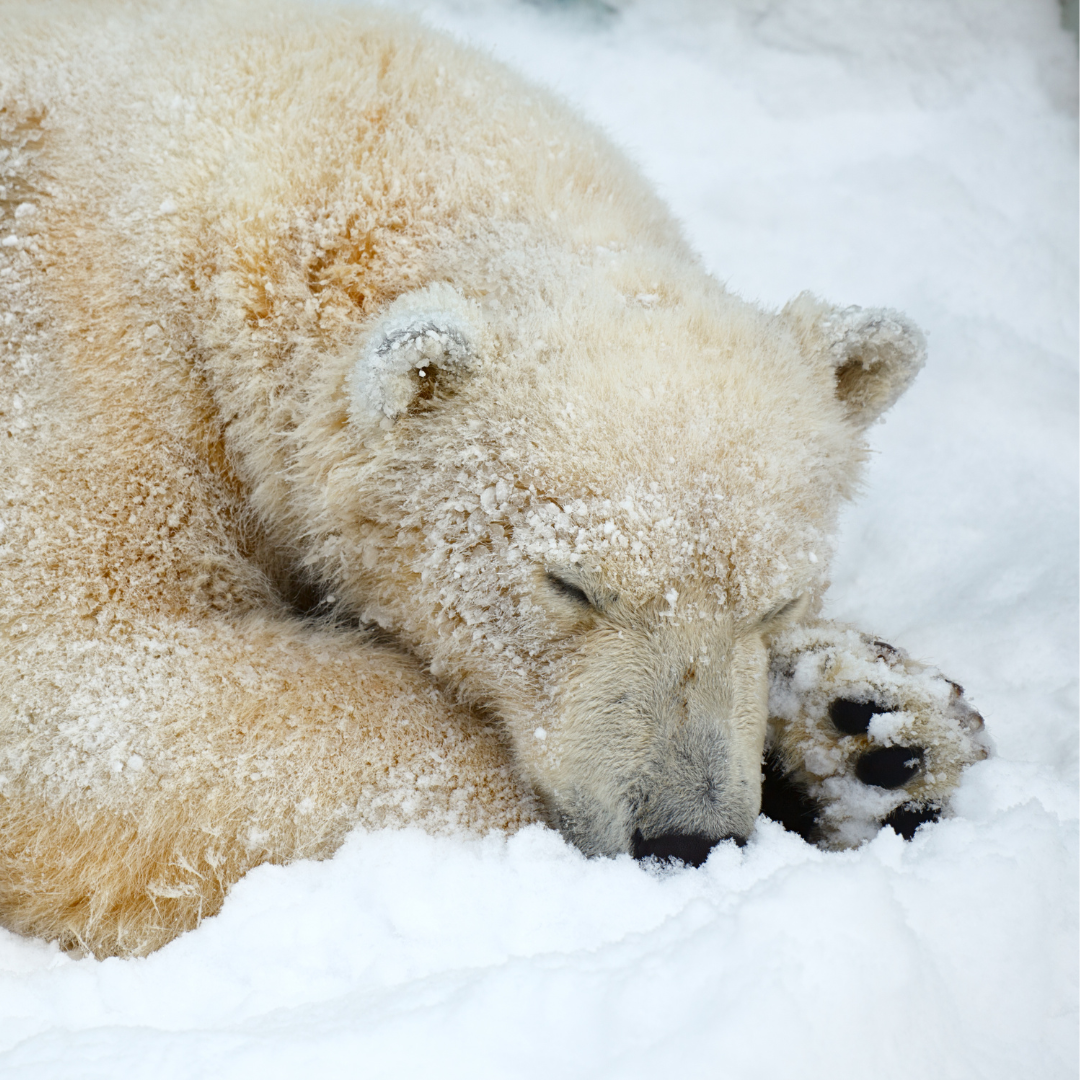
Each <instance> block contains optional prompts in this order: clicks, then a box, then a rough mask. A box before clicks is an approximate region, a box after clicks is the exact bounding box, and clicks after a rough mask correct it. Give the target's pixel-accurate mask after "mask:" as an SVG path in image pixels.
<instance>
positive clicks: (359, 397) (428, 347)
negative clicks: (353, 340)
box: [349, 284, 481, 423]
mask: <svg viewBox="0 0 1080 1080" xmlns="http://www.w3.org/2000/svg"><path fill="white" fill-rule="evenodd" d="M480 325H481V322H480V309H479V306H478V305H477V304H475V303H470V302H469V301H467V300H465V299H464V298H463V297H462V296H461V295H460V294H459V293H458V292H457V291H456V290H455V289H453V288H452V287H451V286H449V285H442V284H439V285H432V286H429V287H428V288H426V289H421V290H419V291H417V292H413V293H406V294H405V295H404V296H402V297H400V298H399V299H398V300H396V301H395V302H394V303H393V304H391V305H390V308H389V309H388V310H387V313H386V315H385V316H384V317H383V318H382V319H381V320H380V321H379V322H378V323H377V324H376V326H375V328H374V329H373V331H372V332H371V335H370V337H369V339H368V343H367V345H366V347H365V348H364V351H363V354H362V355H361V357H360V359H359V360H358V361H357V362H356V366H355V367H354V368H353V371H352V377H351V380H350V387H349V391H350V404H351V415H352V416H353V418H354V420H356V421H357V422H359V423H370V422H371V420H372V419H374V418H382V417H385V418H386V419H389V420H393V419H396V418H397V417H398V416H400V415H401V414H402V413H403V412H405V410H406V409H408V407H409V405H410V404H411V403H412V401H413V400H414V399H415V398H416V397H417V396H423V395H424V389H425V387H424V386H423V385H422V384H423V381H424V380H427V385H428V387H431V386H434V383H435V372H436V370H438V371H442V372H452V373H463V372H465V371H468V370H469V369H471V368H473V367H475V366H476V365H477V364H478V362H479V352H480V330H479V326H480Z"/></svg>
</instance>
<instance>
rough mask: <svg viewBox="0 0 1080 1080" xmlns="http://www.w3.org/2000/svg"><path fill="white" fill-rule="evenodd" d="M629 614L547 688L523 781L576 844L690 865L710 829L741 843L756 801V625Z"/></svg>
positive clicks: (759, 696)
mask: <svg viewBox="0 0 1080 1080" xmlns="http://www.w3.org/2000/svg"><path fill="white" fill-rule="evenodd" d="M579 603H580V601H579ZM629 622H630V620H627V621H624V622H623V623H622V628H621V630H619V631H617V632H616V633H615V634H610V633H607V634H605V633H601V634H600V635H598V637H599V640H597V641H595V642H591V643H589V644H587V645H584V646H583V652H584V653H585V659H584V660H583V661H579V662H578V663H576V664H575V665H574V668H573V670H572V671H571V672H570V673H568V674H567V676H566V678H565V680H564V681H563V682H562V685H561V686H560V687H559V689H558V691H557V692H556V694H555V695H554V698H555V700H557V701H560V702H561V703H562V709H561V710H560V713H561V715H559V716H557V717H555V716H553V717H552V723H551V724H550V725H549V730H546V731H545V737H544V740H543V743H542V746H543V749H542V750H541V751H540V752H539V754H537V755H536V756H533V757H532V758H531V764H532V766H533V768H534V769H535V770H536V772H535V774H534V777H533V779H534V787H535V788H536V790H537V791H538V793H540V794H541V795H542V797H543V798H544V801H545V803H546V805H547V807H548V816H549V820H550V821H551V823H552V824H553V825H555V826H556V827H557V828H558V829H559V830H560V831H561V832H562V833H563V835H564V836H566V837H567V839H568V840H570V841H571V842H573V843H574V844H576V845H577V846H578V847H579V848H581V849H582V851H584V852H585V853H586V854H590V855H618V854H623V853H630V854H632V855H633V856H634V857H635V858H638V859H648V858H657V859H661V860H665V859H677V860H679V861H681V862H683V863H686V864H688V865H691V866H699V865H701V863H703V862H704V861H705V860H706V859H707V858H708V855H709V852H710V851H711V850H712V849H713V848H714V847H715V846H716V845H717V844H718V843H721V842H722V841H725V840H735V842H736V843H737V844H739V845H740V846H742V845H743V844H744V843H745V842H746V840H747V839H748V837H749V836H750V834H751V833H752V832H753V829H754V825H755V822H756V820H757V816H758V813H759V811H760V807H761V757H762V752H763V748H764V730H765V698H764V694H763V690H762V687H763V684H764V677H765V654H764V649H763V647H762V646H761V642H760V638H759V637H758V636H757V635H756V634H751V635H749V639H746V640H742V639H739V638H738V637H736V636H734V635H732V634H731V633H729V632H722V633H719V634H716V633H715V632H713V633H710V632H708V631H703V630H702V629H701V628H700V627H687V626H683V627H670V628H665V627H662V626H660V627H658V626H656V625H653V626H649V627H641V628H639V629H638V631H637V632H634V631H633V630H632V629H631V628H630V626H629Z"/></svg>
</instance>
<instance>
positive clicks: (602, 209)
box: [0, 2, 985, 956]
mask: <svg viewBox="0 0 1080 1080" xmlns="http://www.w3.org/2000/svg"><path fill="white" fill-rule="evenodd" d="M0 41H2V42H3V45H2V46H0V93H2V100H0V155H2V156H0V185H2V187H0V207H2V208H3V211H4V216H3V219H2V225H3V228H2V233H3V239H2V241H0V259H2V263H0V290H2V302H3V319H2V320H0V321H2V324H3V325H2V328H0V333H2V334H3V337H2V338H0V363H2V368H0V370H2V378H3V383H2V387H0V408H2V410H3V414H2V423H3V425H4V428H5V434H4V436H3V441H4V451H3V454H2V460H0V483H2V489H0V490H2V500H3V501H2V503H0V517H2V522H3V532H2V533H0V558H2V559H3V562H2V563H0V566H2V568H3V579H4V589H3V595H2V597H0V635H2V636H0V653H2V656H3V670H2V671H0V709H2V710H3V712H2V714H0V715H2V720H0V722H2V729H0V740H2V741H0V858H2V860H3V866H4V871H3V874H2V875H0V919H2V920H3V923H4V924H5V925H7V926H8V927H11V928H14V929H16V930H19V931H22V932H26V933H33V934H38V935H43V936H45V937H49V938H52V939H55V940H58V941H60V942H61V943H62V944H63V945H64V946H65V947H72V948H81V949H85V950H89V951H91V952H93V953H94V954H96V955H99V956H101V955H109V954H120V955H127V954H139V953H145V952H147V951H149V950H151V949H153V948H156V947H158V946H159V945H161V944H163V943H164V942H166V941H168V940H170V939H171V938H172V937H174V936H175V935H176V934H177V933H179V932H180V931H181V930H183V929H185V928H188V927H191V926H193V925H195V924H196V923H197V922H198V921H199V919H200V918H202V917H205V916H206V915H209V914H212V913H213V912H214V911H215V910H217V908H218V907H219V906H220V903H221V901H222V897H223V896H224V894H225V892H226V891H227V889H228V887H229V885H230V884H231V883H232V882H233V881H235V880H236V879H237V878H238V877H239V876H240V875H242V874H243V873H244V872H245V871H246V870H247V869H249V868H250V867H252V866H254V865H256V864H258V863H260V862H265V861H276V862H285V861H288V860H290V859H294V858H300V857H323V856H326V855H328V854H330V853H331V852H333V850H334V849H335V848H336V847H337V845H338V844H339V843H340V842H341V840H342V838H343V836H344V835H345V832H346V831H347V830H348V829H349V828H351V827H353V826H354V825H357V824H362V825H367V826H370V827H377V826H381V825H388V824H391V825H392V824H401V823H406V822H413V823H420V824H422V825H424V826H425V827H427V828H430V829H433V830H439V829H456V828H462V827H464V828H472V829H477V830H485V829H492V828H498V829H504V830H509V829H513V828H516V827H518V826H519V825H521V824H523V823H524V822H527V821H533V820H543V821H546V822H547V823H548V824H550V825H551V826H553V827H555V828H557V829H559V830H561V832H562V833H563V834H564V835H565V836H566V837H567V838H568V839H569V840H570V841H572V842H573V843H574V844H576V845H577V846H578V847H579V848H580V849H581V850H582V851H583V852H584V853H586V854H588V855H601V856H617V855H620V854H623V853H629V854H632V855H634V856H636V857H638V858H648V857H658V858H665V857H676V858H679V859H682V860H683V861H684V862H687V863H692V864H699V863H701V862H702V861H703V860H704V859H705V858H706V857H707V855H708V853H709V851H710V849H711V848H712V847H713V846H714V845H715V844H717V843H719V842H721V841H723V840H726V839H731V840H734V841H736V842H738V843H744V842H745V841H746V839H747V837H749V836H750V834H751V833H752V831H753V829H754V823H755V820H756V819H757V816H758V814H759V811H760V810H761V807H762V791H763V787H762V759H763V754H765V753H766V751H767V750H768V753H769V759H768V760H769V772H768V773H767V775H769V776H772V777H773V778H774V779H776V780H782V779H784V778H786V779H787V781H788V787H787V789H786V795H784V794H783V793H781V795H770V794H769V791H770V790H771V789H770V788H766V810H769V808H770V800H771V804H772V805H773V812H774V813H775V814H776V816H778V817H780V818H782V819H785V818H786V819H787V820H788V821H789V823H790V824H791V825H792V827H794V828H798V829H800V831H803V832H804V834H805V835H807V836H808V837H811V838H813V839H815V840H816V841H817V842H819V843H822V844H823V845H826V846H845V845H850V844H854V843H858V842H860V841H861V840H862V839H865V837H866V836H867V835H869V834H870V833H872V831H873V830H874V829H876V828H878V827H880V823H881V822H882V821H889V822H890V823H892V824H893V825H894V826H895V827H896V828H897V829H898V830H899V831H901V832H904V833H905V834H906V835H910V833H911V831H912V830H913V829H914V827H915V826H916V825H917V824H918V823H919V822H921V821H922V820H925V819H927V818H929V817H932V816H934V814H936V813H937V812H938V810H939V809H940V807H941V806H942V805H943V803H944V800H945V799H946V798H947V796H948V793H949V792H950V791H951V790H952V789H953V788H954V787H955V785H956V783H957V782H958V777H959V773H960V770H961V769H962V768H963V766H964V765H966V764H968V763H970V762H972V761H975V760H977V759H978V758H980V757H981V756H983V755H984V754H985V746H984V744H983V741H982V736H981V735H980V729H981V726H982V723H981V719H980V718H979V717H978V715H977V714H976V713H975V712H974V711H973V710H972V709H970V707H969V706H967V705H966V704H965V703H964V702H963V698H962V695H961V693H960V691H959V689H958V688H956V687H955V684H952V683H950V682H948V681H947V680H945V679H944V678H943V677H941V676H940V675H938V674H937V673H936V672H934V671H933V670H932V669H924V668H923V667H922V666H921V665H919V664H917V663H916V662H915V661H913V660H911V659H910V658H908V657H906V655H905V654H903V653H901V652H900V651H899V650H895V649H892V648H891V647H890V646H886V645H885V644H884V643H882V642H878V641H876V640H875V639H873V638H872V637H870V636H868V635H864V634H860V633H858V632H856V631H854V630H850V629H847V628H843V627H836V626H832V625H830V624H827V623H822V622H821V621H820V619H819V618H818V612H819V609H820V605H821V598H822V594H823V592H824V590H825V588H826V584H827V573H828V565H829V557H830V550H831V546H830V537H831V535H832V533H833V530H834V528H835V522H836V515H837V511H838V508H839V506H840V505H841V503H842V501H843V500H845V499H847V498H849V497H850V496H851V494H852V492H853V491H854V489H855V486H856V483H857V480H858V476H859V470H860V466H861V464H862V461H863V459H864V457H865V455H866V438H865V432H866V429H867V427H868V426H869V425H870V424H871V423H873V422H874V421H875V420H876V419H877V418H878V417H879V416H880V415H881V414H882V413H883V411H884V410H886V409H887V408H888V407H889V406H890V405H891V404H892V403H893V402H894V401H895V400H896V398H897V397H898V395H899V394H900V393H901V392H902V391H903V390H904V388H905V387H906V386H907V385H908V383H909V382H910V380H911V379H912V377H913V376H914V375H915V373H916V372H917V370H918V369H919V367H920V365H921V364H922V362H923V356H924V343H923V339H922V336H921V334H920V333H919V331H918V330H917V328H915V327H914V326H913V325H912V324H911V323H910V322H909V321H908V320H907V319H906V318H905V317H904V316H902V315H900V314H898V313H897V312H894V311H887V310H862V309H858V308H834V307H831V306H828V305H826V304H824V303H822V302H820V301H818V300H816V299H815V298H813V297H811V296H808V295H803V296H800V297H798V298H796V299H795V300H794V301H792V303H790V304H789V305H788V306H787V307H786V308H785V309H784V310H783V311H781V312H768V311H763V310H761V309H759V308H757V307H755V306H753V305H750V304H748V303H746V302H744V301H742V300H740V299H739V298H737V297H735V296H733V295H731V294H730V293H728V292H726V291H725V290H724V288H723V287H722V286H721V285H720V284H719V283H717V282H716V281H715V280H714V279H712V278H711V277H710V276H709V275H708V274H706V273H705V272H704V271H703V269H702V267H701V265H700V262H699V260H698V258H697V256H696V255H695V254H694V253H693V251H692V250H691V249H690V248H689V247H688V245H687V244H686V242H685V240H684V239H683V237H682V235H681V233H680V230H679V228H678V227H677V225H676V224H675V222H674V221H673V220H672V218H671V216H670V214H669V212H668V211H667V209H666V208H665V207H664V206H663V205H662V204H661V203H660V202H659V200H658V199H657V198H656V196H655V195H654V194H653V193H652V192H651V191H650V190H649V188H648V187H647V185H646V184H645V183H644V182H643V181H642V179H641V178H640V177H639V176H638V174H637V173H636V171H635V170H634V169H633V168H632V167H631V166H630V165H629V164H628V162H627V161H626V160H625V159H624V158H623V157H622V156H621V155H620V154H619V153H618V152H617V151H616V150H614V149H613V148H612V147H611V146H610V145H609V144H608V143H607V142H606V141H605V140H604V139H603V138H602V137H601V136H600V135H599V134H598V133H597V132H596V131H594V130H593V129H592V128H590V127H589V126H588V125H587V124H585V123H583V122H582V121H581V120H580V119H578V118H577V117H575V116H574V115H573V114H572V113H571V112H569V111H568V110H567V109H565V108H564V107H563V106H562V105H561V104H560V103H558V102H557V101H555V100H553V99H552V98H551V97H550V96H549V95H547V94H545V93H543V92H541V91H539V90H537V89H536V88H534V87H531V86H529V85H527V84H525V83H524V82H522V81H521V80H520V79H519V78H517V77H516V76H514V75H512V74H510V73H509V72H507V71H506V70H504V69H503V68H501V67H500V66H498V65H496V64H495V63H493V62H492V61H490V60H489V59H487V58H486V57H484V56H482V55H480V54H478V53H477V52H475V51H473V50H471V49H468V48H465V47H462V46H460V45H457V44H454V43H452V42H450V41H449V40H447V39H445V38H443V37H441V36H439V35H437V34H434V33H431V32H429V31H427V30H424V29H421V28H419V27H417V26H416V25H415V24H413V23H411V22H407V21H403V20H401V19H399V18H397V17H393V16H390V15H387V14H385V13H373V12H361V11H334V10H331V9H320V10H319V11H318V12H317V13H314V12H309V11H306V10H304V9H296V8H290V7H287V6H282V7H267V6H266V5H262V4H260V5H259V6H258V7H252V6H249V5H244V4H224V5H223V4H221V3H219V2H215V3H213V4H210V3H200V4H185V5H183V7H182V8H181V7H180V6H177V5H174V6H169V5H161V4H141V3H136V4H124V5H122V6H121V5H115V6H114V5H110V4H95V5H85V4H78V5H67V6H65V5H63V4H28V5H25V6H17V5H5V6H4V8H3V9H2V11H0ZM785 799H786V800H787V802H785Z"/></svg>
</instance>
